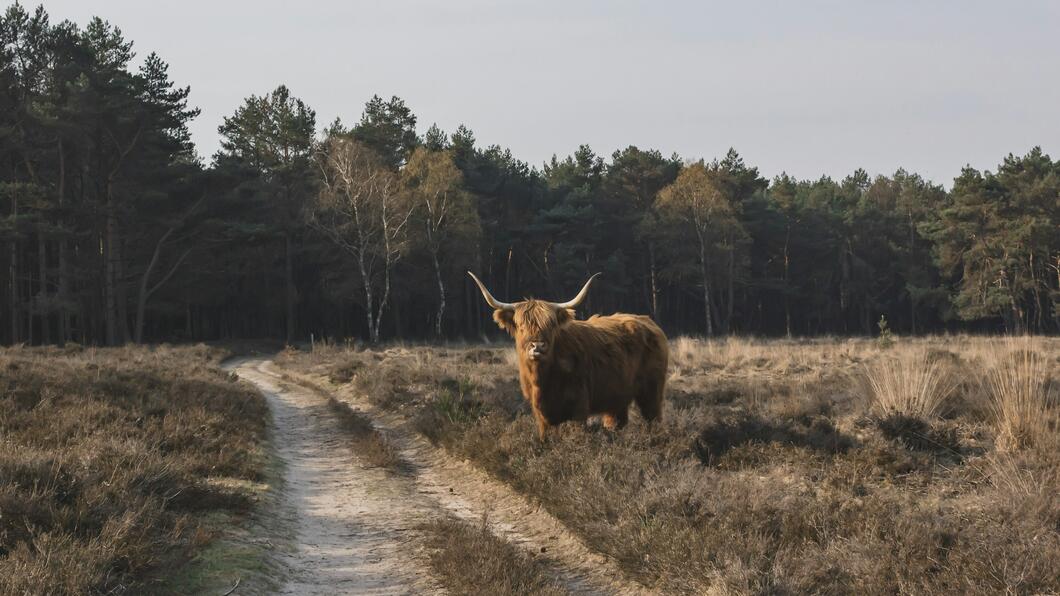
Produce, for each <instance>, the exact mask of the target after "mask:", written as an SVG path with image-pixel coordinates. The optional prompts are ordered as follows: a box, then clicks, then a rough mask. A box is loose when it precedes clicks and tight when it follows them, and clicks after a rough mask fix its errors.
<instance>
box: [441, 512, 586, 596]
mask: <svg viewBox="0 0 1060 596" xmlns="http://www.w3.org/2000/svg"><path fill="white" fill-rule="evenodd" d="M423 529H424V531H425V533H426V535H427V546H428V548H429V549H430V551H431V553H430V558H429V563H430V566H431V570H432V571H433V572H434V575H435V576H436V577H437V578H439V580H441V582H442V584H443V585H444V586H445V588H446V590H447V591H448V592H449V593H450V594H467V595H469V596H470V595H477V594H495V595H497V596H508V595H511V596H515V595H526V596H530V595H535V596H536V595H538V594H541V595H544V596H560V595H561V594H567V593H568V592H567V591H566V590H564V589H562V587H561V586H559V585H558V584H556V582H555V581H553V580H552V579H551V578H549V577H548V575H547V574H546V573H545V567H544V565H542V564H541V563H540V562H538V561H536V560H535V559H533V558H532V557H531V556H530V554H528V553H526V552H524V551H522V550H520V549H519V548H518V547H516V546H514V545H512V544H510V543H508V542H506V541H504V540H503V539H501V538H498V537H497V536H495V535H494V534H493V533H492V532H491V531H490V529H489V521H488V519H487V518H485V517H483V519H482V522H481V524H479V525H478V526H476V525H474V524H469V523H467V522H465V521H461V520H458V519H455V518H452V517H448V518H442V519H437V520H434V521H431V522H430V523H428V524H426V525H425V526H424V527H423Z"/></svg>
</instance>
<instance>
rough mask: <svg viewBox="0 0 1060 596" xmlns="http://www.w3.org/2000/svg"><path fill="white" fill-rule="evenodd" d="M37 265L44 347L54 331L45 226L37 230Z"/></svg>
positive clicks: (41, 339) (38, 303) (38, 307)
mask: <svg viewBox="0 0 1060 596" xmlns="http://www.w3.org/2000/svg"><path fill="white" fill-rule="evenodd" d="M37 265H38V270H39V272H38V275H39V276H40V282H39V284H38V286H37V310H38V312H39V314H40V335H41V337H40V341H41V344H42V345H45V344H48V343H49V342H51V338H52V333H51V331H52V329H51V319H50V317H49V315H50V311H51V307H50V306H49V304H48V303H49V299H48V241H47V239H46V238H45V236H44V229H43V226H41V227H40V228H38V229H37Z"/></svg>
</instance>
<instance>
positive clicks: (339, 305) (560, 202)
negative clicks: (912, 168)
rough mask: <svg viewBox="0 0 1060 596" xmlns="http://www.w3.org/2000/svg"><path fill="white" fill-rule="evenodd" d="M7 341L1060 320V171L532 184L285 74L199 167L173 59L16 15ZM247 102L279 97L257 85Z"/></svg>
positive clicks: (551, 165) (1, 204)
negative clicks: (545, 314)
mask: <svg viewBox="0 0 1060 596" xmlns="http://www.w3.org/2000/svg"><path fill="white" fill-rule="evenodd" d="M0 81H2V83H0V262H2V263H3V269H4V271H3V275H2V281H0V291H2V295H0V309H2V310H0V312H3V316H2V317H0V321H4V323H3V325H2V327H3V328H2V329H0V342H3V343H6V344H18V343H25V344H63V343H67V342H77V343H80V344H86V345H87V344H97V345H118V344H124V343H128V342H148V341H197V340H210V339H224V338H235V337H260V336H271V337H276V338H282V339H285V340H286V341H288V342H293V341H300V340H307V339H309V338H310V337H311V336H312V337H314V338H334V339H341V338H357V339H358V340H365V341H380V340H383V339H390V338H415V339H425V338H477V337H482V336H483V335H484V334H493V333H496V330H495V329H491V327H492V324H491V323H490V321H489V319H488V317H487V316H484V313H483V310H484V306H483V305H482V303H481V299H480V297H479V296H478V292H477V290H476V289H475V288H474V286H473V285H472V283H471V282H470V280H469V279H468V278H467V276H466V274H465V270H468V269H471V270H474V271H475V272H476V273H477V274H479V275H480V277H482V278H483V280H484V281H485V282H486V283H487V285H489V286H490V288H491V289H492V290H493V292H494V293H495V294H497V296H498V297H500V298H502V299H518V298H520V297H522V296H541V297H547V298H552V299H566V298H567V297H568V294H572V293H573V292H574V291H575V289H576V288H577V287H579V286H580V285H581V284H582V283H583V282H584V280H585V279H586V278H587V277H588V276H589V275H590V274H592V273H595V272H597V271H602V272H603V273H604V275H603V276H602V277H600V278H599V279H598V281H597V282H596V284H595V285H594V290H593V292H592V294H591V296H590V299H589V301H588V304H587V308H586V311H587V312H586V313H583V314H591V313H594V312H596V313H610V312H614V311H631V312H640V313H646V314H650V315H652V316H653V317H654V318H655V319H656V320H658V321H659V322H660V323H661V324H662V326H663V327H664V329H666V330H667V331H668V332H669V333H671V334H697V335H705V336H713V335H729V334H741V335H760V336H810V335H822V334H840V335H848V334H850V335H853V334H871V333H875V332H877V330H880V329H887V330H889V331H895V332H899V333H904V334H923V333H939V332H969V331H970V332H987V333H993V332H1009V333H1023V332H1032V333H1056V332H1057V331H1058V330H1060V161H1053V160H1052V159H1051V158H1050V157H1049V156H1048V155H1046V154H1044V153H1043V152H1042V151H1041V150H1040V149H1039V148H1037V147H1035V148H1031V149H1030V150H1029V151H1028V152H1027V153H1026V154H1024V155H1013V154H1009V155H1008V156H1006V157H1004V158H1003V159H1002V161H1001V163H1000V164H999V165H998V167H997V169H996V171H993V172H991V171H979V170H976V169H973V168H971V167H966V168H965V169H964V170H963V171H962V172H961V173H960V175H959V176H957V178H955V179H954V180H953V183H952V185H951V187H950V189H949V190H947V189H945V188H944V187H943V186H941V185H939V184H937V183H934V182H932V181H929V180H925V179H924V178H922V177H921V176H919V175H917V174H916V173H913V172H909V171H906V170H902V169H899V170H898V171H896V172H895V173H894V174H893V175H890V176H876V177H874V178H873V177H871V176H870V175H869V174H867V173H866V172H865V171H863V170H857V171H855V172H853V173H852V174H850V175H849V176H847V177H845V178H843V179H842V180H834V179H832V178H829V177H826V176H824V177H821V178H819V179H816V180H797V179H794V178H792V177H790V176H788V175H786V174H781V175H779V176H777V177H775V178H773V179H772V180H769V179H766V178H764V177H763V176H762V175H761V174H760V173H759V171H758V169H757V168H756V167H754V166H753V165H750V164H748V163H746V162H745V160H744V159H743V158H742V157H741V156H740V155H739V154H738V153H737V152H736V151H735V150H730V151H729V152H728V153H727V154H726V155H725V156H723V157H721V158H718V159H715V160H712V161H706V160H699V161H690V160H686V159H682V157H681V156H678V155H676V154H675V155H671V156H665V155H664V154H663V153H661V152H660V151H657V150H648V149H640V148H637V147H634V146H630V147H627V148H626V149H623V150H620V151H616V152H615V153H613V154H612V155H611V156H610V158H606V157H604V156H600V155H597V154H596V153H595V152H594V151H593V150H592V149H591V148H590V147H588V146H582V147H580V148H578V150H577V151H576V152H575V153H574V154H573V155H570V156H568V157H564V158H559V157H553V158H552V160H551V161H550V162H548V163H546V164H543V165H542V166H541V167H540V168H538V167H532V166H531V165H529V164H527V163H525V162H522V161H520V160H518V159H516V158H515V157H514V156H513V155H512V153H511V152H510V151H509V150H507V149H504V148H502V147H499V146H496V145H493V146H489V147H481V146H479V145H478V144H477V143H476V140H475V136H474V134H473V133H472V131H471V130H470V129H468V128H467V127H464V126H461V127H459V128H457V129H456V130H455V131H452V132H451V133H446V132H444V131H442V130H440V129H439V128H438V127H437V126H431V127H429V128H428V129H427V130H426V131H425V132H424V133H423V134H420V133H419V132H418V128H417V125H418V122H417V118H416V116H415V114H414V113H413V111H412V110H411V108H410V107H409V106H407V105H406V104H405V102H404V101H403V100H402V99H400V98H398V97H392V98H390V99H384V98H381V97H379V96H375V97H372V98H371V99H370V100H369V101H368V102H367V103H366V104H365V106H364V108H363V111H362V112H361V115H360V119H359V120H357V121H356V123H355V124H353V125H347V124H346V123H344V122H343V121H341V120H335V121H334V122H332V123H330V124H328V125H326V126H325V125H322V124H321V123H319V122H317V118H316V114H315V112H314V111H313V109H312V108H311V107H310V106H308V105H306V104H305V102H303V101H302V100H300V99H298V98H297V96H296V95H295V94H294V92H293V91H292V90H290V89H288V88H287V87H286V86H283V85H280V86H278V87H276V88H275V89H274V90H271V91H268V90H265V91H266V92H265V93H263V94H261V95H250V96H249V97H247V98H246V100H245V101H244V102H243V104H242V105H241V106H239V107H238V109H236V110H235V112H233V113H232V114H231V115H230V116H228V117H226V118H225V119H224V122H223V123H222V124H221V125H220V126H219V129H218V132H219V134H220V136H221V140H222V143H221V149H220V150H219V151H218V152H217V153H216V154H215V155H213V156H210V157H209V158H208V159H207V158H204V157H203V156H201V155H199V154H197V152H196V150H195V147H194V145H193V143H192V141H191V136H190V134H189V131H188V124H189V122H191V121H192V120H193V119H194V118H196V117H197V116H198V114H199V112H198V110H197V109H195V108H194V107H192V106H191V104H190V103H189V94H190V89H189V88H188V87H182V86H181V85H180V84H179V83H178V82H175V81H173V80H172V79H171V78H170V75H169V73H168V67H167V64H166V62H165V61H164V60H163V59H162V58H161V57H159V56H158V55H156V54H154V53H151V54H148V55H147V56H146V57H143V58H140V57H137V56H136V54H135V53H134V51H133V44H132V42H131V41H129V40H127V39H126V38H125V37H124V36H123V34H122V32H121V30H120V29H119V28H118V27H116V26H114V25H112V24H110V23H108V22H107V21H104V20H102V19H99V18H97V19H93V20H92V21H91V22H89V23H87V24H86V25H84V26H79V25H77V24H74V23H71V22H69V21H63V22H59V23H55V22H53V20H52V19H51V18H50V17H49V15H48V14H47V13H46V11H45V10H44V9H43V8H37V9H35V10H30V9H27V8H26V7H24V6H22V5H20V4H17V3H16V4H14V5H12V6H10V7H9V8H7V9H6V11H5V13H4V14H3V16H2V18H0ZM256 91H258V92H260V91H262V90H256Z"/></svg>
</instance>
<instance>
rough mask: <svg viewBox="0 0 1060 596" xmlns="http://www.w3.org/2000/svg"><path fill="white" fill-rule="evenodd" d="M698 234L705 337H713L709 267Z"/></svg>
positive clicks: (705, 251) (704, 245)
mask: <svg viewBox="0 0 1060 596" xmlns="http://www.w3.org/2000/svg"><path fill="white" fill-rule="evenodd" d="M698 232H699V268H700V275H702V277H703V313H704V315H705V316H706V326H707V327H706V329H707V337H714V322H713V321H712V320H711V319H712V316H711V312H710V266H709V265H708V264H707V243H706V238H704V237H703V232H702V231H698Z"/></svg>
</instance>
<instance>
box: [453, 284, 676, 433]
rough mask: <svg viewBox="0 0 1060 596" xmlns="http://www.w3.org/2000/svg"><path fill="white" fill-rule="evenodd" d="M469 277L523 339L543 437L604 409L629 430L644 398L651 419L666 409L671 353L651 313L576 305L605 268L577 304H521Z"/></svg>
mask: <svg viewBox="0 0 1060 596" xmlns="http://www.w3.org/2000/svg"><path fill="white" fill-rule="evenodd" d="M468 274H469V275H471V278H472V279H474V280H475V283H476V284H478V287H479V289H480V290H482V297H483V298H485V299H486V302H487V303H488V304H489V305H490V306H491V307H493V308H494V309H495V310H494V311H493V319H494V320H495V321H497V324H498V325H499V326H500V328H501V329H504V330H505V331H507V332H508V333H509V334H511V335H512V336H513V337H514V338H515V348H516V350H517V353H518V356H519V382H520V384H521V385H522V389H523V396H524V397H525V398H526V400H527V401H529V402H530V406H531V408H532V409H533V411H534V418H535V420H537V430H538V433H539V435H540V436H541V437H542V438H544V436H545V432H546V431H547V430H548V429H549V428H550V427H552V426H555V425H558V424H560V423H562V422H565V421H567V420H577V421H582V422H584V421H585V420H586V419H587V418H588V417H589V416H592V415H597V414H602V415H603V422H604V426H606V427H607V428H609V429H619V428H622V427H623V426H625V424H626V422H627V421H628V420H629V404H630V402H637V408H638V409H639V410H640V413H641V416H643V417H644V419H645V420H647V421H649V422H651V421H653V420H657V419H658V418H659V416H660V415H661V414H662V405H663V390H664V389H665V386H666V366H667V361H668V359H669V354H670V349H669V345H668V344H667V341H666V335H665V334H664V333H663V332H662V329H659V326H658V325H656V324H655V322H654V321H652V320H651V319H650V318H648V317H646V316H643V315H628V314H614V315H610V316H606V317H601V316H595V315H594V316H593V317H591V318H589V320H587V321H578V320H576V319H575V318H574V308H575V307H576V306H578V305H579V304H581V302H582V301H583V300H585V296H586V295H588V293H589V285H590V284H592V282H593V279H595V278H596V275H599V273H597V274H596V275H594V276H592V277H590V278H589V281H587V282H585V286H584V287H583V288H582V290H581V292H578V295H577V296H575V297H574V299H573V300H571V301H570V302H563V303H555V302H546V301H544V300H534V299H528V300H524V301H522V302H516V303H514V304H509V303H507V302H501V301H499V300H497V299H496V298H494V297H493V295H492V294H490V292H489V290H487V289H486V286H485V285H483V283H482V282H481V281H479V279H478V278H477V277H475V274H474V273H471V272H470V271H468Z"/></svg>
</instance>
